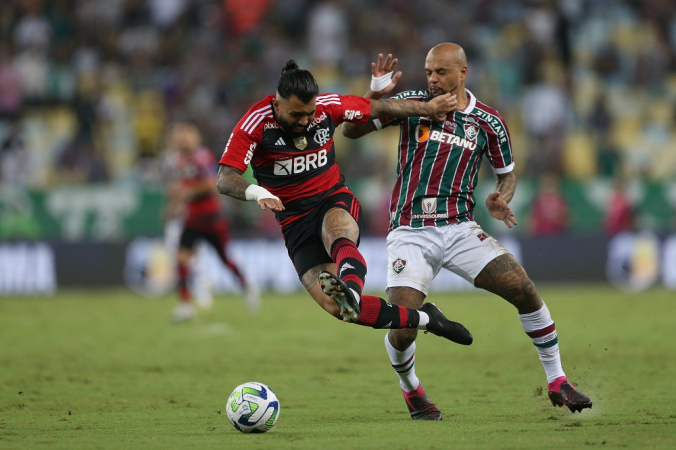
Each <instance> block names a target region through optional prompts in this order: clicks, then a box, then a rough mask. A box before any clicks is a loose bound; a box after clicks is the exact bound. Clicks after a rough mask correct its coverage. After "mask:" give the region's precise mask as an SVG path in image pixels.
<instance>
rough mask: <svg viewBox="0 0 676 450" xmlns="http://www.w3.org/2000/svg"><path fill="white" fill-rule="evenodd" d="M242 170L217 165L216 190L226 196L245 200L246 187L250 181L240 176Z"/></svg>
mask: <svg viewBox="0 0 676 450" xmlns="http://www.w3.org/2000/svg"><path fill="white" fill-rule="evenodd" d="M242 173H243V172H242V171H241V170H239V169H235V168H234V167H231V166H226V165H224V164H221V165H219V167H218V181H216V186H217V187H218V192H220V193H221V194H223V195H227V196H228V197H232V198H236V199H237V200H246V194H245V191H246V188H248V187H249V185H250V184H251V183H249V182H248V181H246V180H245V179H244V177H242Z"/></svg>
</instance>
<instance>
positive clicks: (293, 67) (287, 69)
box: [282, 59, 300, 73]
mask: <svg viewBox="0 0 676 450" xmlns="http://www.w3.org/2000/svg"><path fill="white" fill-rule="evenodd" d="M298 69H300V67H298V63H296V61H294V60H293V59H290V60H288V61H287V62H286V64H285V65H284V68H283V69H282V73H285V72H291V71H292V70H298Z"/></svg>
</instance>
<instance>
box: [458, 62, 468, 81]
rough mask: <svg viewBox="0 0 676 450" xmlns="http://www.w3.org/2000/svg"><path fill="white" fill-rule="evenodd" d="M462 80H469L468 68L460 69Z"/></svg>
mask: <svg viewBox="0 0 676 450" xmlns="http://www.w3.org/2000/svg"><path fill="white" fill-rule="evenodd" d="M460 78H461V79H462V81H465V79H466V78H467V66H462V67H461V68H460Z"/></svg>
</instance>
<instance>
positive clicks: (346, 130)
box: [341, 53, 401, 139]
mask: <svg viewBox="0 0 676 450" xmlns="http://www.w3.org/2000/svg"><path fill="white" fill-rule="evenodd" d="M397 62H399V60H398V59H397V58H393V57H392V54H388V55H387V58H385V59H383V54H382V53H380V54H379V55H378V62H377V63H376V62H372V63H371V75H372V77H371V86H370V89H369V90H368V92H366V95H364V97H365V98H368V99H371V100H379V99H381V98H382V97H384V96H386V95H387V94H389V93H390V92H392V90H393V89H394V87H395V86H396V85H397V82H398V81H399V78H401V72H396V73H395V72H394V68H395V67H396V66H397ZM341 131H342V133H343V136H345V137H347V138H350V139H357V138H360V137H362V136H364V135H367V134H369V133H370V132H372V131H376V126H375V125H374V123H373V122H372V121H368V122H367V123H365V124H356V123H350V122H344V123H343V126H342V129H341Z"/></svg>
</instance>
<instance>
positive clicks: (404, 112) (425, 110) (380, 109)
mask: <svg viewBox="0 0 676 450" xmlns="http://www.w3.org/2000/svg"><path fill="white" fill-rule="evenodd" d="M433 113H434V111H433V109H432V106H431V105H430V104H429V103H426V102H414V101H411V100H393V99H389V98H387V99H382V100H373V101H371V118H377V117H383V116H389V117H397V118H405V117H411V116H414V117H415V116H429V115H432V114H433Z"/></svg>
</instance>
